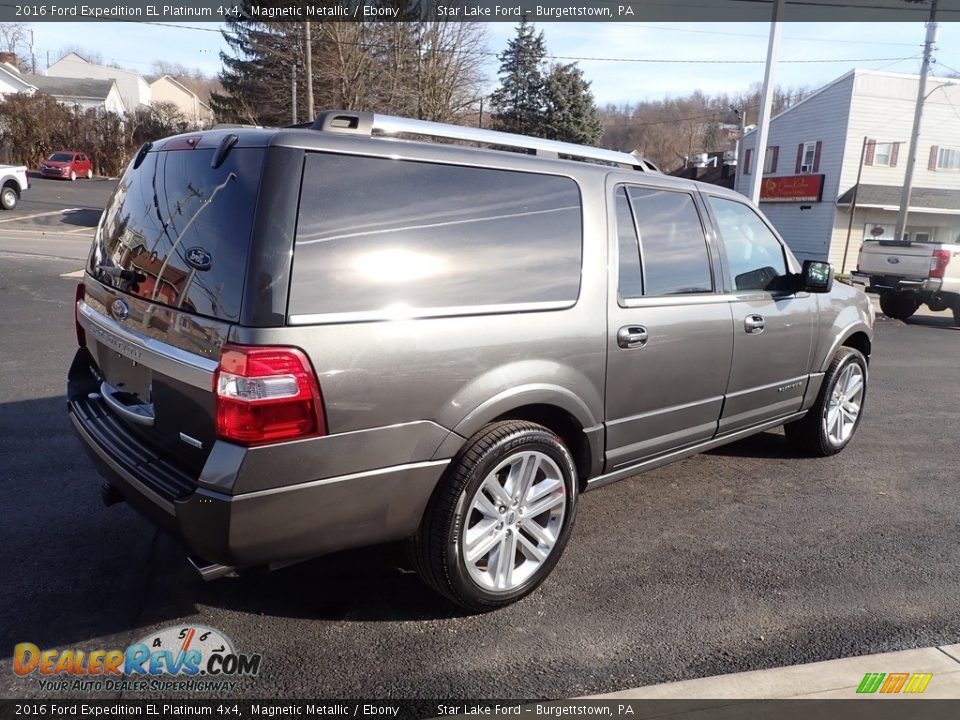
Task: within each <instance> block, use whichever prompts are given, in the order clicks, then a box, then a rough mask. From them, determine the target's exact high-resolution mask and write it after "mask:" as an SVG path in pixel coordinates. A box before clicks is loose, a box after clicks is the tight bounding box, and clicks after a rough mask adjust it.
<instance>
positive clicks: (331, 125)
mask: <svg viewBox="0 0 960 720" xmlns="http://www.w3.org/2000/svg"><path fill="white" fill-rule="evenodd" d="M310 127H311V128H312V129H313V130H322V131H324V132H337V133H346V134H351V135H373V134H375V133H376V134H380V135H423V136H426V137H434V138H443V139H447V140H462V141H465V142H474V143H481V144H484V145H493V146H500V147H511V148H517V149H520V150H526V151H527V153H529V154H531V155H538V156H541V157H552V158H557V157H560V156H568V157H572V158H577V159H583V160H596V161H599V162H604V163H609V164H611V165H616V166H621V167H622V166H626V167H630V168H633V169H634V170H642V171H644V172H659V171H658V170H657V168H656V166H655V165H654V164H653V163H651V162H650V161H648V160H645V159H644V158H640V157H637V156H636V155H632V154H630V153H625V152H617V151H615V150H606V149H604V148H598V147H591V146H589V145H576V144H574V143H565V142H559V141H557V140H543V139H541V138H535V137H530V136H528V135H517V134H514V133H505V132H499V131H497V130H484V129H483V128H471V127H464V126H462V125H449V124H447V123H438V122H430V121H428V120H414V119H412V118H402V117H394V116H392V115H378V114H374V113H367V112H356V111H350V110H327V111H326V112H322V113H320V114H319V115H318V116H317V119H316V120H314V121H313V123H312V124H311V125H310Z"/></svg>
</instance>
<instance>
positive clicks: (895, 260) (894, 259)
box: [887, 255, 900, 265]
mask: <svg viewBox="0 0 960 720" xmlns="http://www.w3.org/2000/svg"><path fill="white" fill-rule="evenodd" d="M887 262H888V263H890V264H891V265H896V264H897V263H899V262H900V258H898V257H897V256H896V255H891V256H890V257H888V258H887Z"/></svg>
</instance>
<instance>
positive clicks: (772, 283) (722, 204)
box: [710, 197, 787, 290]
mask: <svg viewBox="0 0 960 720" xmlns="http://www.w3.org/2000/svg"><path fill="white" fill-rule="evenodd" d="M710 207H711V208H712V209H713V214H714V215H715V216H716V218H717V229H718V230H719V231H720V236H721V238H722V239H723V252H724V257H725V258H726V260H727V267H728V268H730V275H731V276H732V277H733V287H734V288H735V289H736V290H777V289H778V287H780V286H781V285H782V282H783V278H784V277H785V276H786V274H787V263H786V260H785V258H784V255H783V247H782V246H781V245H780V241H779V240H777V238H776V237H775V236H774V234H773V233H772V232H770V228H768V227H767V226H766V224H765V223H764V222H763V220H761V219H760V217H759V216H758V215H757V213H756V212H754V210H753V209H752V208H750V207H749V206H747V205H744V204H743V203H740V202H737V201H735V200H727V199H725V198H718V197H711V198H710Z"/></svg>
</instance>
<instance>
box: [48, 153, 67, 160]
mask: <svg viewBox="0 0 960 720" xmlns="http://www.w3.org/2000/svg"><path fill="white" fill-rule="evenodd" d="M47 160H50V161H51V162H70V161H71V160H73V153H65V152H56V153H53V155H51V156H50V157H48V158H47Z"/></svg>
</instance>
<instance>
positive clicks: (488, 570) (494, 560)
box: [460, 451, 567, 592]
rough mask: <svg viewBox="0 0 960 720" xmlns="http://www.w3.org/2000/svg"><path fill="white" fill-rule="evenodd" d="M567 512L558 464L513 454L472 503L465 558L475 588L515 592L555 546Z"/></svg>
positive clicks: (535, 455) (540, 456)
mask: <svg viewBox="0 0 960 720" xmlns="http://www.w3.org/2000/svg"><path fill="white" fill-rule="evenodd" d="M566 511H567V491H566V486H565V484H564V481H563V474H562V473H561V472H560V468H559V467H558V466H557V463H556V462H554V460H553V459H552V458H550V457H549V456H548V455H546V454H544V453H542V452H538V451H524V452H519V453H515V454H513V455H510V456H509V457H507V458H506V459H504V460H503V461H502V462H501V463H499V464H498V465H497V466H496V467H495V468H494V469H493V470H492V471H491V472H490V473H488V474H487V476H486V477H485V478H484V479H483V482H481V483H480V487H479V488H477V491H476V493H475V494H474V496H473V498H472V499H471V501H470V505H469V509H468V510H467V515H466V518H465V530H464V533H463V536H462V537H463V541H462V543H461V549H460V553H461V558H462V559H463V562H464V564H465V565H466V568H467V571H468V573H469V575H470V577H471V579H473V581H474V582H475V583H477V585H479V586H480V587H483V588H485V589H487V590H493V591H495V592H508V591H510V590H513V589H515V588H517V587H519V586H520V585H522V584H523V583H525V582H526V581H527V580H529V579H530V577H531V576H532V575H533V574H534V573H536V572H537V570H538V569H539V568H540V567H542V566H543V564H544V562H545V561H546V559H547V557H548V556H549V555H550V553H551V552H552V551H553V549H554V547H555V546H556V543H557V539H558V538H559V536H560V530H561V528H562V527H563V518H564V515H565V513H566Z"/></svg>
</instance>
